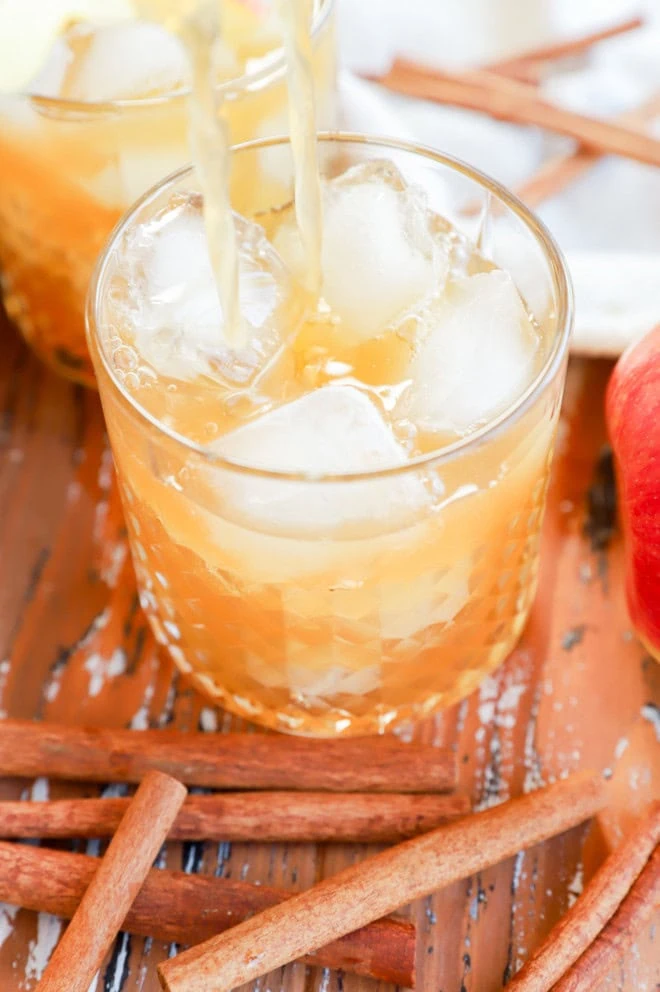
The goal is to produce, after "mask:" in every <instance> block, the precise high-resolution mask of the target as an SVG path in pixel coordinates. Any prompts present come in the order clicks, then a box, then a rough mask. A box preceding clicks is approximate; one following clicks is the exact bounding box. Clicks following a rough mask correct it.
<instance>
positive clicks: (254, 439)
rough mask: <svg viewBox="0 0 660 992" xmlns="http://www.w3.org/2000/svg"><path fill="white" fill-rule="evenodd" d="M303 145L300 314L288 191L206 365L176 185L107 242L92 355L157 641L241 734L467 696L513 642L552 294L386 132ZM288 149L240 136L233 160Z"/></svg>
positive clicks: (388, 717) (561, 328)
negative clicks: (239, 722) (314, 232)
mask: <svg viewBox="0 0 660 992" xmlns="http://www.w3.org/2000/svg"><path fill="white" fill-rule="evenodd" d="M319 148H320V159H321V172H322V175H323V177H324V178H323V213H324V227H323V251H322V266H321V267H322V292H321V297H320V300H319V299H317V298H316V297H315V296H312V295H310V294H309V293H308V292H307V291H306V289H305V288H304V278H303V272H304V257H302V254H301V253H302V251H303V250H302V245H301V242H300V238H299V235H298V231H297V228H296V225H295V222H294V219H293V208H292V205H291V191H292V188H293V178H292V177H291V176H290V179H289V190H288V192H285V190H284V187H282V196H281V198H280V199H277V200H274V201H273V202H272V203H271V209H270V210H264V209H263V204H262V203H261V202H260V203H259V204H258V207H257V209H256V210H255V211H254V213H253V215H252V216H250V215H249V214H248V211H247V210H246V202H245V199H244V200H243V203H242V205H241V208H242V212H243V215H244V216H243V217H242V218H241V217H237V219H236V226H237V232H238V247H239V254H240V273H241V276H240V302H241V308H242V312H243V316H244V319H245V321H246V325H247V328H248V340H247V343H246V345H245V346H244V347H243V348H242V349H239V350H238V351H233V350H232V349H231V348H229V347H228V346H227V344H226V343H225V342H224V340H223V337H222V320H223V318H222V312H221V310H220V304H219V301H218V296H217V290H216V288H215V284H214V281H213V277H212V272H211V267H210V264H209V260H208V249H207V246H206V242H205V238H204V226H203V219H202V214H201V202H200V201H201V197H200V195H199V194H198V193H196V192H195V187H194V183H193V181H192V179H191V176H190V174H187V173H184V174H181V175H180V177H179V178H178V179H174V180H171V181H169V182H167V183H165V184H162V185H161V186H160V187H158V188H157V189H156V190H155V191H153V192H152V193H151V194H150V195H149V196H148V197H146V198H145V199H144V200H143V201H142V202H141V203H140V204H138V205H137V206H136V208H135V209H134V210H133V211H132V213H131V214H130V215H129V216H128V217H127V219H126V220H125V221H124V223H123V225H122V226H121V227H120V229H119V230H118V231H117V232H116V234H115V237H114V239H113V241H112V243H111V244H110V246H109V248H108V250H107V252H106V254H105V256H104V258H103V260H102V262H101V264H100V267H99V269H98V272H97V276H96V279H95V282H94V285H93V287H92V295H91V298H90V304H89V306H90V309H89V344H90V350H91V353H92V356H93V359H94V362H95V367H96V372H97V376H98V380H99V386H100V391H101V398H102V401H103V405H104V410H105V414H106V420H107V424H108V429H109V432H110V437H111V442H112V446H113V452H114V457H115V462H116V466H117V472H118V476H119V481H120V486H121V490H122V495H123V500H124V506H125V510H126V520H127V525H128V528H129V533H130V540H131V545H132V550H133V556H134V560H135V564H136V571H137V576H138V582H139V586H140V595H141V602H142V605H143V606H144V608H145V610H146V612H147V614H148V616H149V618H150V621H151V624H152V627H153V629H154V631H155V634H156V637H157V638H158V640H159V641H160V642H161V643H162V644H163V645H165V646H166V647H167V649H168V650H169V652H170V653H171V655H172V657H173V658H174V660H175V662H176V663H177V665H178V666H179V668H180V669H181V670H182V671H183V672H185V673H186V674H187V675H189V676H190V677H191V678H192V679H193V680H194V682H195V684H196V685H197V686H198V687H199V688H200V689H201V690H202V691H203V692H204V693H205V694H207V695H208V696H209V697H211V698H212V699H213V700H215V701H217V702H218V703H219V704H221V705H222V706H224V707H226V708H227V709H229V710H231V711H233V712H235V713H239V714H241V715H242V716H245V717H247V718H249V719H251V720H254V721H256V722H259V723H262V724H264V725H266V726H269V727H273V728H276V729H279V730H284V731H289V732H294V733H301V734H313V735H334V734H341V733H373V732H380V731H383V730H384V729H385V728H388V727H391V726H393V725H400V724H401V723H403V722H405V721H407V720H409V719H415V718H418V717H420V716H423V715H426V714H429V713H432V712H434V711H436V710H438V709H440V708H443V707H445V706H447V705H448V704H450V703H452V702H454V701H456V700H457V699H460V698H461V697H462V696H464V695H466V694H467V693H469V692H470V691H471V690H472V689H474V688H475V687H476V685H477V684H478V683H479V682H480V681H481V680H482V679H483V678H484V676H485V675H486V674H488V673H489V672H490V671H492V670H493V669H494V668H495V666H497V665H498V664H499V663H500V662H501V661H502V659H503V658H504V657H505V655H506V654H507V653H508V652H509V651H510V650H511V648H512V647H513V645H514V644H515V641H516V639H517V637H518V635H519V634H520V632H521V630H522V627H523V625H524V623H525V619H526V617H527V615H528V612H529V609H530V605H531V602H532V599H533V596H534V590H535V584H536V575H537V566H538V551H539V532H540V527H541V520H542V516H543V506H544V500H545V493H546V488H547V482H548V475H549V470H550V461H551V455H552V448H553V440H554V436H555V430H556V425H557V419H558V412H559V406H560V400H561V392H562V388H563V379H564V371H565V359H566V352H567V340H568V334H569V329H570V312H569V311H570V300H569V290H568V287H567V284H566V279H565V275H564V270H563V267H562V263H561V259H560V258H559V256H558V254H557V252H556V249H555V247H554V245H553V243H552V241H551V240H550V238H549V236H548V235H547V233H546V232H545V231H544V230H543V229H542V228H541V227H540V225H539V224H538V222H536V221H535V220H534V218H533V217H532V216H531V215H529V214H528V213H527V212H526V210H525V209H524V208H523V207H522V205H521V204H519V203H518V202H517V201H516V200H515V199H514V198H513V197H511V196H510V195H509V194H507V193H506V192H505V191H504V190H502V189H501V188H499V187H497V186H496V185H495V184H494V183H491V182H490V181H489V180H487V179H485V178H484V177H481V176H479V175H478V174H476V173H472V172H471V171H470V170H468V169H467V168H466V167H464V166H462V165H459V164H458V163H455V162H453V161H452V160H450V159H447V158H445V157H443V156H441V155H439V154H435V153H432V152H430V151H428V150H420V149H416V148H414V147H413V146H408V145H402V144H394V143H390V142H387V141H385V140H384V139H383V140H382V141H378V140H376V139H364V138H361V137H359V136H342V137H341V138H338V137H328V138H325V139H321V140H320V142H319ZM285 152H286V144H285V143H284V142H283V141H275V142H271V143H268V142H265V143H264V142H261V143H256V144H254V143H253V144H251V145H248V146H245V147H243V148H241V149H238V150H237V151H236V152H235V156H236V168H237V169H245V171H246V173H249V172H250V171H251V170H252V168H253V167H254V165H255V163H256V162H263V161H264V159H265V158H266V159H267V158H268V156H269V155H275V156H276V157H277V159H278V161H280V162H285V161H286V154H285ZM475 197H476V198H480V199H481V202H482V204H483V211H482V214H481V216H480V217H474V216H473V215H472V213H471V212H469V211H464V209H463V208H464V207H465V206H466V205H468V204H473V203H474V200H475ZM246 214H247V216H245V215H246ZM255 221H256V222H257V223H255Z"/></svg>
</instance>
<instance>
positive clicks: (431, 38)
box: [339, 0, 660, 356]
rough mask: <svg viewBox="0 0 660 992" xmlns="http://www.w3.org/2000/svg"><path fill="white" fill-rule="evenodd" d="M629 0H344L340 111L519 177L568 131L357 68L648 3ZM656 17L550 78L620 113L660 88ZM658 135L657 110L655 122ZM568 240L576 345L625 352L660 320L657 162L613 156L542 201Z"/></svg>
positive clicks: (606, 16)
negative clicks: (424, 93) (432, 94)
mask: <svg viewBox="0 0 660 992" xmlns="http://www.w3.org/2000/svg"><path fill="white" fill-rule="evenodd" d="M639 12H640V4H639V3H634V2H633V0H581V2H580V3H578V4H576V3H574V2H573V0H525V3H524V4H523V3H520V0H498V3H497V4H495V3H492V0H443V2H442V3H436V2H428V0H405V2H402V0H340V9H339V15H340V33H339V45H340V52H341V53H342V59H343V69H342V72H341V75H340V97H341V104H342V108H343V123H344V125H345V126H346V127H348V128H350V129H353V130H361V131H365V132H366V133H370V134H386V135H388V136H393V137H398V138H407V139H410V140H416V141H419V142H421V143H423V144H427V145H431V146H433V147H437V148H440V149H442V150H443V151H446V152H448V153H450V154H452V155H455V156H457V157H458V158H462V159H465V160H466V161H468V162H470V163H471V164H473V165H475V166H477V167H478V168H480V169H483V170H484V171H485V172H487V173H489V174H490V175H492V176H493V177H494V178H496V179H498V180H499V181H500V182H503V183H504V184H505V185H507V186H509V187H511V188H514V189H515V187H516V185H517V184H519V183H521V182H522V181H523V180H525V179H526V178H527V177H529V176H530V175H531V174H532V173H533V172H535V171H536V169H538V168H539V166H540V165H541V164H542V163H543V162H544V161H545V160H546V159H547V158H548V157H549V156H551V155H553V154H556V153H557V151H559V150H562V149H570V148H571V143H570V142H568V141H564V140H563V139H561V138H558V137H556V136H553V135H549V134H546V133H543V132H540V131H538V130H536V129H532V128H522V127H517V126H515V125H511V124H505V123H502V122H498V121H494V120H492V119H490V118H488V117H485V116H482V115H479V114H473V113H470V112H468V111H464V110H460V109H457V108H453V107H440V106H437V105H433V104H431V103H426V102H425V101H420V100H411V99H408V98H405V97H401V96H398V95H397V94H393V93H389V92H387V91H385V90H384V89H382V88H381V87H378V86H376V85H374V84H371V83H366V82H364V81H363V80H361V79H359V78H358V77H357V75H356V74H357V73H359V72H378V71H384V70H385V69H386V68H387V66H388V65H389V63H390V62H391V60H392V59H393V58H394V56H395V55H399V54H404V55H406V56H409V57H411V58H417V59H419V60H420V61H423V62H426V63H427V64H430V65H433V64H435V65H438V66H445V67H451V68H460V67H461V66H469V65H478V64H484V63H487V62H489V61H492V60H494V59H497V58H502V57H504V56H507V55H511V54H515V53H516V52H521V51H525V50H526V49H528V48H530V47H532V46H537V45H538V44H542V43H544V42H546V41H549V40H552V39H556V38H559V37H570V36H574V35H576V34H582V33H585V32H587V31H590V30H595V29H597V28H599V27H602V26H604V25H606V24H608V23H612V22H614V21H618V20H621V19H623V18H626V17H629V16H632V15H633V14H638V13H639ZM643 13H645V15H646V17H647V18H648V26H645V27H644V28H643V29H640V30H637V31H634V32H631V33H630V34H627V35H623V36H621V37H618V38H615V39H612V40H610V41H607V42H604V43H601V44H600V45H598V46H595V47H594V48H593V49H592V52H591V53H590V55H589V57H588V58H585V59H582V60H580V61H579V62H577V63H574V64H573V65H571V66H570V68H569V69H568V70H566V71H563V72H562V74H561V75H557V76H553V77H552V78H551V79H550V80H549V81H548V82H547V83H546V85H545V91H546V95H547V97H548V98H549V99H551V100H554V101H556V102H557V103H560V104H562V105H564V106H567V107H571V108H573V109H576V110H579V111H581V112H584V113H589V114H591V115H597V114H598V115H602V116H604V117H608V116H612V115H615V114H619V113H623V112H625V111H626V110H629V109H633V108H634V107H635V106H637V105H639V104H641V103H642V102H644V101H645V100H646V99H648V98H649V97H650V96H652V95H653V94H654V93H660V0H647V2H646V9H645V10H644V11H643ZM653 129H654V131H655V133H656V134H657V135H658V137H660V121H656V122H655V125H654V126H653ZM538 213H539V215H540V216H541V218H542V219H543V220H544V221H545V222H546V224H547V225H548V226H549V228H550V230H551V231H552V233H553V234H554V236H555V237H556V239H557V241H558V243H559V245H560V247H561V248H562V249H563V251H564V253H565V255H566V258H567V261H568V266H569V269H570V271H571V275H572V277H573V282H574V287H575V297H576V325H575V334H574V337H573V344H572V348H573V351H574V352H577V353H584V354H591V355H611V356H615V355H618V354H620V353H621V352H622V351H623V350H624V349H625V348H626V347H627V345H628V344H629V343H631V342H632V341H634V340H636V339H637V338H639V337H641V336H642V335H643V334H644V333H645V332H646V331H648V330H650V329H651V327H653V326H654V325H655V324H657V323H660V169H655V168H653V167H650V166H643V165H640V164H638V163H636V162H631V161H627V160H622V159H615V158H607V159H603V160H601V161H600V162H599V163H598V165H597V166H596V167H595V168H594V169H593V170H592V171H591V172H590V173H588V174H587V175H585V176H584V177H582V178H581V179H580V180H578V182H576V183H575V184H573V185H572V186H570V187H569V188H568V189H567V190H566V191H565V192H563V193H562V194H561V195H559V196H557V197H554V198H553V199H551V200H549V201H548V202H547V203H544V204H543V205H542V206H541V207H540V208H539V210H538Z"/></svg>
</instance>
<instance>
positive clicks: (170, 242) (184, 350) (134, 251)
mask: <svg viewBox="0 0 660 992" xmlns="http://www.w3.org/2000/svg"><path fill="white" fill-rule="evenodd" d="M236 228H237V233H238V249H239V259H240V293H241V305H242V312H243V318H244V321H245V325H246V328H247V332H248V339H247V341H246V344H245V346H244V347H242V348H239V349H232V348H230V347H229V345H228V344H227V343H226V341H225V338H224V336H223V323H224V317H223V312H222V307H221V304H220V300H219V297H218V290H217V285H216V282H215V279H214V275H213V271H212V268H211V262H210V258H209V251H208V245H207V242H206V236H205V229H204V222H203V218H202V213H201V209H200V202H199V198H194V199H191V198H186V199H183V200H181V201H180V202H178V203H177V204H176V205H175V206H174V207H173V209H171V210H169V211H166V212H165V213H164V214H162V215H161V216H159V217H157V218H156V219H155V220H154V221H152V222H151V223H150V224H148V225H145V226H143V227H141V228H139V229H138V230H137V232H135V234H134V235H133V236H131V237H129V238H128V239H127V241H126V246H125V247H126V253H127V256H126V262H127V277H128V291H129V296H128V301H127V302H128V304H129V307H130V312H129V314H127V315H126V316H127V317H128V319H129V321H130V327H131V338H132V340H131V344H132V346H133V347H134V348H135V349H136V351H137V352H139V354H140V356H141V359H142V361H143V362H144V363H146V364H147V365H148V366H149V367H150V368H151V369H152V370H153V372H154V373H156V375H158V376H163V377H166V378H167V379H168V380H175V381H179V382H185V381H194V380H195V379H199V378H200V377H210V378H211V379H212V380H214V381H215V382H216V383H218V384H221V385H223V386H225V387H229V386H233V387H235V388H239V387H244V386H245V385H246V384H248V383H249V382H250V381H251V380H252V379H253V378H254V377H255V376H256V375H257V374H258V373H259V372H261V371H263V370H264V368H265V367H266V366H267V364H268V362H269V361H270V360H271V359H272V358H273V356H274V355H275V354H276V352H277V351H278V349H280V348H281V346H282V345H283V344H284V342H285V341H286V340H287V338H288V337H290V336H291V335H292V334H294V333H295V331H296V327H297V323H298V321H299V304H298V300H297V298H296V297H295V294H294V292H293V285H292V280H291V276H290V274H289V272H288V270H287V269H286V267H285V266H284V264H283V263H282V261H281V260H280V258H279V257H278V255H277V253H276V252H275V250H274V248H273V247H272V246H271V245H270V244H269V243H268V241H267V240H266V238H265V236H264V233H263V230H262V229H261V228H260V227H259V226H258V225H257V224H254V223H251V222H250V221H247V220H243V219H237V223H236Z"/></svg>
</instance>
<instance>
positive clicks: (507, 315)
mask: <svg viewBox="0 0 660 992" xmlns="http://www.w3.org/2000/svg"><path fill="white" fill-rule="evenodd" d="M428 322H429V326H428V329H427V337H426V339H425V340H424V341H423V343H422V345H421V346H420V348H419V350H418V352H417V354H416V356H415V358H414V359H413V361H412V364H411V367H410V377H411V380H412V382H411V385H410V388H409V389H408V391H407V393H406V394H405V395H404V397H403V399H402V401H401V404H400V409H399V412H400V413H401V414H402V415H404V416H406V417H408V418H409V419H410V420H412V421H413V422H414V423H416V424H417V425H418V426H419V427H421V428H423V429H424V430H429V431H450V432H456V433H458V434H464V433H466V432H467V431H469V430H470V429H471V428H474V427H476V426H477V425H479V424H483V423H484V422H486V421H487V420H489V419H491V418H492V417H494V416H497V415H498V414H500V413H503V412H504V410H505V409H506V408H507V407H508V406H509V405H510V404H511V403H513V402H514V401H515V400H516V399H517V398H518V396H520V394H521V393H522V392H523V391H524V389H525V388H526V387H527V386H528V385H529V384H530V383H531V381H532V379H533V377H534V370H535V356H536V353H537V348H538V341H537V339H536V335H535V332H534V330H533V327H532V324H531V322H530V320H529V317H528V315H527V313H526V311H525V308H524V306H523V304H522V301H521V299H520V295H519V293H518V290H517V289H516V287H515V285H514V283H513V280H512V279H511V277H510V276H509V275H507V273H505V272H502V271H499V270H497V271H492V272H482V273H479V274H477V275H474V276H470V277H468V278H466V279H461V280H460V281H457V282H454V283H453V284H451V285H450V286H449V287H448V289H447V292H446V294H445V296H444V297H443V299H442V300H441V301H440V302H439V304H438V306H437V307H436V308H435V310H434V311H433V312H432V313H430V314H429V315H428Z"/></svg>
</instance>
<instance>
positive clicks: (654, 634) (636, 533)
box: [605, 326, 660, 660]
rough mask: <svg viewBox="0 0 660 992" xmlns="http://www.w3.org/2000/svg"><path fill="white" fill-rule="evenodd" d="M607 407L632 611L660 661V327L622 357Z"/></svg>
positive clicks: (614, 374)
mask: <svg viewBox="0 0 660 992" xmlns="http://www.w3.org/2000/svg"><path fill="white" fill-rule="evenodd" d="M605 411H606V416H607V426H608V430H609V434H610V439H611V441H612V447H613V450H614V458H615V464H616V474H617V482H618V488H619V505H620V514H621V520H622V523H623V532H624V539H625V546H626V596H627V600H628V610H629V613H630V619H631V620H632V622H633V625H634V627H635V629H636V631H637V633H638V634H639V636H640V638H641V640H642V641H643V642H644V644H645V646H646V647H647V648H648V649H649V650H650V651H651V653H652V654H653V655H654V656H655V657H656V658H657V659H658V660H660V326H658V327H656V328H655V329H654V330H652V331H650V332H649V333H648V334H647V335H646V336H645V337H644V338H642V340H641V341H639V342H638V343H636V344H634V345H632V347H630V348H629V349H628V350H627V351H626V352H625V353H624V354H623V355H622V357H621V358H620V360H619V362H618V364H617V365H616V367H615V369H614V372H613V374H612V377H611V379H610V381H609V384H608V387H607V394H606V399H605Z"/></svg>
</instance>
